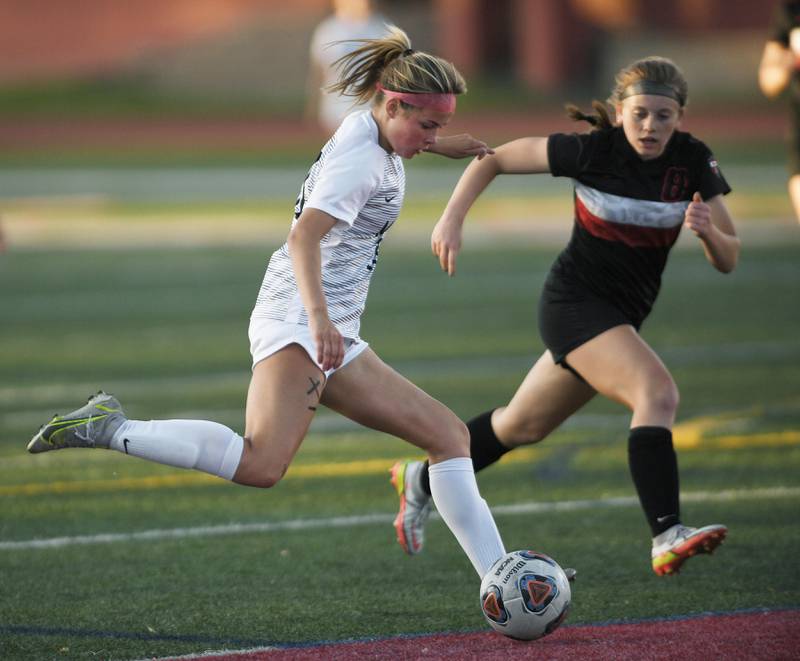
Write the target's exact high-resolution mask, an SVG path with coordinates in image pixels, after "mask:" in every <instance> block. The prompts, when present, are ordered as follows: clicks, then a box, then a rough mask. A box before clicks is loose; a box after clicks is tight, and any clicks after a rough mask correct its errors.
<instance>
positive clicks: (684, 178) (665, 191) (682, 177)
mask: <svg viewBox="0 0 800 661" xmlns="http://www.w3.org/2000/svg"><path fill="white" fill-rule="evenodd" d="M688 192H689V170H687V169H686V168H678V167H671V168H669V169H667V172H666V173H665V174H664V184H663V186H662V187H661V201H662V202H679V201H680V200H685V199H686V195H687V194H688Z"/></svg>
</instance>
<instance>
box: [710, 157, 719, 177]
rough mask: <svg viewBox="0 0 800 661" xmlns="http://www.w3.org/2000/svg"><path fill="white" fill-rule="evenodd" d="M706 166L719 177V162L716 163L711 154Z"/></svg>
mask: <svg viewBox="0 0 800 661" xmlns="http://www.w3.org/2000/svg"><path fill="white" fill-rule="evenodd" d="M708 167H710V168H711V171H712V172H713V173H714V174H715V175H716V176H717V177H721V176H722V173H721V172H720V171H719V163H717V159H716V158H714V157H713V156H711V157H710V158H709V159H708Z"/></svg>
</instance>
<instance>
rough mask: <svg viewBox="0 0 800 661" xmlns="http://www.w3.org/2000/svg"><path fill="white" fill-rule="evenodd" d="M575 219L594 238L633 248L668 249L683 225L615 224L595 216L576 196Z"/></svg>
mask: <svg viewBox="0 0 800 661" xmlns="http://www.w3.org/2000/svg"><path fill="white" fill-rule="evenodd" d="M575 217H576V218H577V219H578V222H579V223H580V224H581V226H582V227H583V228H584V229H585V230H586V231H587V232H589V234H591V235H592V236H595V237H597V238H598V239H604V240H605V241H617V242H618V243H624V244H625V245H628V246H630V247H631V248H668V247H669V246H671V245H672V244H673V243H675V240H676V239H677V238H678V234H679V233H680V231H681V225H676V226H675V227H668V228H663V229H662V228H660V227H642V226H640V225H629V224H626V223H614V222H611V221H609V220H604V219H602V218H599V217H598V216H595V215H594V214H593V213H592V212H591V211H589V210H588V209H587V208H586V206H585V205H584V204H583V202H582V201H581V199H580V198H579V197H578V196H577V195H576V196H575Z"/></svg>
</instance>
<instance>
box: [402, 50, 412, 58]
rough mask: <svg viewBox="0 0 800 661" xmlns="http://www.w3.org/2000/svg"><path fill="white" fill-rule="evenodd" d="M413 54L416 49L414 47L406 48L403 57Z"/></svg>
mask: <svg viewBox="0 0 800 661" xmlns="http://www.w3.org/2000/svg"><path fill="white" fill-rule="evenodd" d="M413 54H414V49H413V48H406V49H405V50H404V51H403V54H402V57H408V56H409V55H413Z"/></svg>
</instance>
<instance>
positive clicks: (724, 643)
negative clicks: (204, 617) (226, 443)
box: [181, 610, 800, 661]
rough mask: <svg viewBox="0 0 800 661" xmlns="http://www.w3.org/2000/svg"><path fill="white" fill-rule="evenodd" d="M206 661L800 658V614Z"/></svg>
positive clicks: (342, 646) (346, 646) (396, 641)
mask: <svg viewBox="0 0 800 661" xmlns="http://www.w3.org/2000/svg"><path fill="white" fill-rule="evenodd" d="M181 658H186V657H181ZM198 658H201V657H198ZM202 658H214V659H221V660H226V661H275V660H281V659H283V660H287V661H288V660H289V659H291V660H292V661H303V660H306V659H307V660H309V661H311V660H312V659H313V660H314V661H317V660H319V659H324V660H325V661H328V660H331V661H335V660H345V659H347V660H349V659H391V660H392V661H399V660H405V659H459V660H461V659H464V660H466V659H481V660H487V659H513V660H514V661H517V660H518V659H539V660H542V661H545V660H547V661H562V660H563V661H579V660H580V661H586V660H591V661H605V660H612V659H613V661H645V660H648V661H649V660H654V661H655V660H658V661H673V660H674V661H693V660H701V659H702V660H703V661H706V660H716V659H720V660H722V659H724V660H725V661H760V660H764V661H781V660H784V659H785V660H787V661H788V660H789V659H792V660H797V659H800V610H784V611H772V612H764V611H757V612H752V613H736V614H732V615H706V616H699V617H691V618H686V619H676V620H657V621H647V622H638V623H633V624H607V625H600V626H580V625H576V626H565V627H562V628H561V629H559V630H557V631H556V632H555V633H553V634H552V635H550V636H548V637H546V638H542V639H540V640H537V641H533V642H528V643H523V642H517V641H513V640H510V639H508V638H504V637H502V636H500V635H498V634H495V633H493V632H490V631H487V632H480V633H463V634H441V635H431V636H417V637H398V638H386V639H381V640H375V641H361V642H349V643H331V644H325V645H314V646H309V647H295V648H285V649H275V650H251V651H246V652H228V653H219V654H216V655H213V656H205V657H202Z"/></svg>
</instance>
